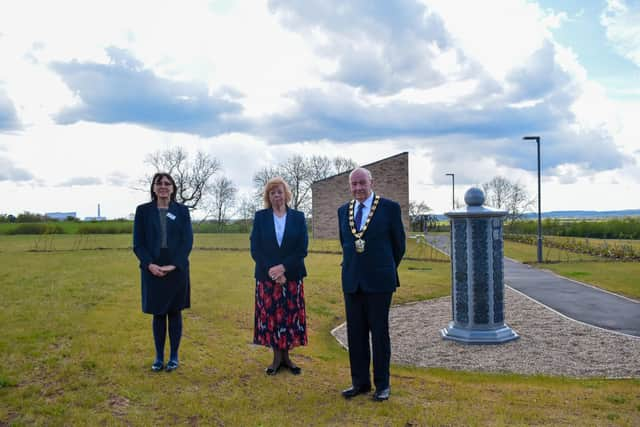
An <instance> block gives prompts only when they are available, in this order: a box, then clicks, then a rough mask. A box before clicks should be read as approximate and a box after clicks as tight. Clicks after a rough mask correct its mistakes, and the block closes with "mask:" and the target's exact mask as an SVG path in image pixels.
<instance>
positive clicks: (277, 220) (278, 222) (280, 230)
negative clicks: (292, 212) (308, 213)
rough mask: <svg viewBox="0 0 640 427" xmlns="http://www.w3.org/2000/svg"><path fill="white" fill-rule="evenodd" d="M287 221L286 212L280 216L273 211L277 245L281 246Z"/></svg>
mask: <svg viewBox="0 0 640 427" xmlns="http://www.w3.org/2000/svg"><path fill="white" fill-rule="evenodd" d="M286 223H287V214H286V213H285V214H284V215H282V217H279V216H278V215H276V214H275V212H274V213H273V225H275V227H276V240H277V241H278V246H282V236H284V226H285V225H286Z"/></svg>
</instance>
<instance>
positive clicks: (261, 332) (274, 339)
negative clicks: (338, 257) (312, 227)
mask: <svg viewBox="0 0 640 427" xmlns="http://www.w3.org/2000/svg"><path fill="white" fill-rule="evenodd" d="M307 245H308V236H307V225H306V222H305V219H304V213H302V212H300V211H297V210H294V209H289V208H287V218H286V223H285V228H284V235H283V237H282V244H281V245H278V242H277V239H276V231H275V225H274V220H273V209H263V210H260V211H258V212H256V215H255V218H254V220H253V229H252V230H251V256H252V257H253V259H254V261H255V263H256V265H255V271H254V276H255V278H256V289H255V317H254V336H253V342H254V344H259V345H264V346H266V347H271V348H277V349H279V350H290V349H292V348H294V347H297V346H300V345H306V344H307V323H306V311H305V303H304V285H303V281H302V279H303V278H304V277H305V276H306V275H307V271H306V269H305V266H304V258H305V257H306V256H307ZM278 264H282V265H284V267H285V270H286V271H285V273H284V275H285V277H286V279H287V281H286V283H284V284H282V285H280V284H278V283H276V282H275V281H274V280H271V278H270V277H269V269H270V268H271V267H273V266H274V265H278Z"/></svg>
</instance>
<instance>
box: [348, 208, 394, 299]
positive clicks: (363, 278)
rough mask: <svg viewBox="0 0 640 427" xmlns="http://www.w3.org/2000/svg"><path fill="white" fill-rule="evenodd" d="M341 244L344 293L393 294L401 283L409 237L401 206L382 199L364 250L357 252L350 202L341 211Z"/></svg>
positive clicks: (367, 232)
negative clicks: (406, 233)
mask: <svg viewBox="0 0 640 427" xmlns="http://www.w3.org/2000/svg"><path fill="white" fill-rule="evenodd" d="M338 223H339V233H340V244H341V245H342V290H343V292H345V293H355V292H357V290H358V288H360V289H361V290H362V292H365V293H379V292H393V291H395V290H396V288H397V287H398V286H400V282H399V280H398V270H397V269H398V266H399V265H400V261H401V260H402V257H403V256H404V251H405V245H406V236H405V232H404V226H403V224H402V214H401V211H400V205H399V204H398V203H396V202H394V201H393V200H389V199H384V198H380V202H379V203H378V207H377V209H376V211H375V213H374V214H373V218H371V222H370V223H369V227H368V228H367V231H366V232H365V233H364V235H363V236H362V239H363V240H364V241H365V242H366V243H365V251H364V252H363V253H357V252H356V250H355V244H354V242H355V240H356V239H355V237H354V236H353V234H352V233H351V227H350V226H349V203H345V204H344V205H342V206H340V208H339V209H338Z"/></svg>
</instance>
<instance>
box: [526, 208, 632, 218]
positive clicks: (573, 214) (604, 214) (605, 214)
mask: <svg viewBox="0 0 640 427" xmlns="http://www.w3.org/2000/svg"><path fill="white" fill-rule="evenodd" d="M625 216H640V209H626V210H622V211H551V212H542V218H576V219H594V218H615V217H625ZM524 217H525V218H527V219H534V218H537V217H538V214H537V213H535V212H530V213H527V214H525V216H524Z"/></svg>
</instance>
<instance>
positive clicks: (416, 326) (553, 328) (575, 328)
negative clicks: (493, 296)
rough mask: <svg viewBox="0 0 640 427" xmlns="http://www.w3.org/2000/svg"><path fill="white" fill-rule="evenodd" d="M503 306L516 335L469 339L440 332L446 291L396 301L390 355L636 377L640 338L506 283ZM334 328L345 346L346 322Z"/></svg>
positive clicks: (421, 362) (410, 361)
mask: <svg viewBox="0 0 640 427" xmlns="http://www.w3.org/2000/svg"><path fill="white" fill-rule="evenodd" d="M505 308H506V312H505V318H506V319H505V320H506V323H507V325H509V326H510V327H511V328H513V329H514V330H515V331H516V332H517V333H518V334H519V335H520V339H518V340H516V341H511V342H508V343H505V344H500V345H467V344H461V343H457V342H453V341H449V340H444V339H442V338H441V336H440V329H442V328H444V327H446V326H447V325H448V323H449V321H450V320H451V298H450V297H445V298H438V299H434V300H428V301H421V302H416V303H411V304H405V305H399V306H394V307H392V308H391V312H390V315H389V321H390V333H391V347H392V355H391V361H392V363H398V364H404V365H414V366H421V367H440V368H449V369H455V370H465V371H483V372H511V373H519V374H544V375H561V376H567V377H576V378H586V377H605V378H640V356H638V355H640V338H638V337H632V336H627V335H622V334H617V333H615V332H610V331H606V330H603V329H598V328H595V327H592V326H588V325H585V324H582V323H578V322H576V321H573V320H570V319H567V318H566V317H564V316H562V315H560V314H558V313H556V312H554V311H552V310H550V309H548V308H546V307H545V306H543V305H541V304H539V303H537V302H535V301H533V300H532V299H530V298H528V297H526V296H524V295H523V294H521V293H519V292H517V291H515V290H513V289H511V288H509V287H506V292H505ZM332 334H333V335H334V336H335V337H336V339H337V340H338V341H339V342H340V343H341V344H342V345H343V346H345V347H346V342H347V338H346V335H347V330H346V324H342V325H340V326H339V327H337V328H336V329H334V330H333V331H332Z"/></svg>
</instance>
